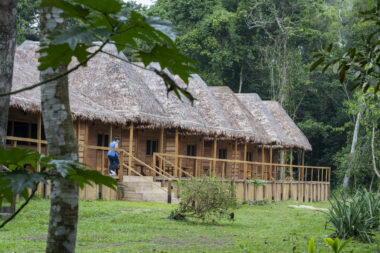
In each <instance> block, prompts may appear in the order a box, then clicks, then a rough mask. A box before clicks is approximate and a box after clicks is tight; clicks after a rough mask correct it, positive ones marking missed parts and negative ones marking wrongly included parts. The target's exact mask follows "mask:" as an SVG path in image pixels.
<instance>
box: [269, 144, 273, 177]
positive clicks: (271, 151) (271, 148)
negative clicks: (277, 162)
mask: <svg viewBox="0 0 380 253" xmlns="http://www.w3.org/2000/svg"><path fill="white" fill-rule="evenodd" d="M272 159H273V147H272V144H271V145H270V152H269V163H270V166H269V179H270V180H272V169H273V167H272V162H273V161H272Z"/></svg>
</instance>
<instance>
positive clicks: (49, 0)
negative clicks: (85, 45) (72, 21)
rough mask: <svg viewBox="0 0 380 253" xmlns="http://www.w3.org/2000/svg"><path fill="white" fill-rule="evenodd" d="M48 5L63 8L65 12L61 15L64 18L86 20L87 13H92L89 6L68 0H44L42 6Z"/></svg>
mask: <svg viewBox="0 0 380 253" xmlns="http://www.w3.org/2000/svg"><path fill="white" fill-rule="evenodd" d="M47 6H51V7H56V8H58V9H61V10H63V12H64V13H63V14H62V15H61V17H63V18H78V19H81V20H82V21H85V20H86V17H87V15H88V14H89V13H90V10H89V9H88V8H85V7H83V6H81V5H79V4H72V3H70V2H69V1H66V0H43V1H42V2H41V5H40V8H42V7H47Z"/></svg>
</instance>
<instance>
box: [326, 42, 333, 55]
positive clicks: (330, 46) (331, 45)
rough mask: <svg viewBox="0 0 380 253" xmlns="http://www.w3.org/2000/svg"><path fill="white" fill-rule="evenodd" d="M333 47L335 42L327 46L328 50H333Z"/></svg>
mask: <svg viewBox="0 0 380 253" xmlns="http://www.w3.org/2000/svg"><path fill="white" fill-rule="evenodd" d="M332 47H333V43H330V45H329V46H328V47H327V52H329V53H330V52H331V49H332Z"/></svg>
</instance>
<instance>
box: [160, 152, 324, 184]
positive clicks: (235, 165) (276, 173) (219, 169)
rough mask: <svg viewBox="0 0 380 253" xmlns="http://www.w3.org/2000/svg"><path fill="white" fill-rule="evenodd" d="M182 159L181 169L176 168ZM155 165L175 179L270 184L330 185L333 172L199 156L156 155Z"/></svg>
mask: <svg viewBox="0 0 380 253" xmlns="http://www.w3.org/2000/svg"><path fill="white" fill-rule="evenodd" d="M175 159H178V161H177V163H178V166H175V165H174V164H175V162H174V161H175ZM153 161H154V164H159V165H158V168H159V169H160V170H162V171H165V172H166V173H169V174H170V175H171V176H173V177H175V175H177V176H178V178H182V177H199V176H203V175H208V176H210V175H213V176H217V177H221V178H230V179H242V180H247V179H261V180H267V181H279V180H287V181H299V182H309V181H311V182H325V183H328V182H330V178H331V168H330V167H320V166H302V165H294V164H277V163H265V162H251V161H241V160H229V159H218V158H210V157H199V156H185V155H178V156H176V155H174V154H167V153H154V154H153Z"/></svg>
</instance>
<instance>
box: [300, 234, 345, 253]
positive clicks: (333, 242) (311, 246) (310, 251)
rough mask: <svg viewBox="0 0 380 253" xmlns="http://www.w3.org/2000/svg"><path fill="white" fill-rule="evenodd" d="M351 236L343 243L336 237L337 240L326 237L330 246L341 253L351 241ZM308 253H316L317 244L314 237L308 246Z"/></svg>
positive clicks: (326, 241)
mask: <svg viewBox="0 0 380 253" xmlns="http://www.w3.org/2000/svg"><path fill="white" fill-rule="evenodd" d="M351 240H352V239H351V238H350V239H348V240H347V241H344V242H342V243H340V242H339V239H338V238H335V240H333V239H331V238H325V239H324V241H325V243H326V244H327V245H328V246H329V247H330V249H331V251H332V252H334V253H340V252H343V249H344V248H345V247H346V246H347V244H348V243H349V242H351ZM307 252H308V253H314V252H316V251H315V244H314V237H312V238H311V239H310V241H309V247H308V248H307Z"/></svg>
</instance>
